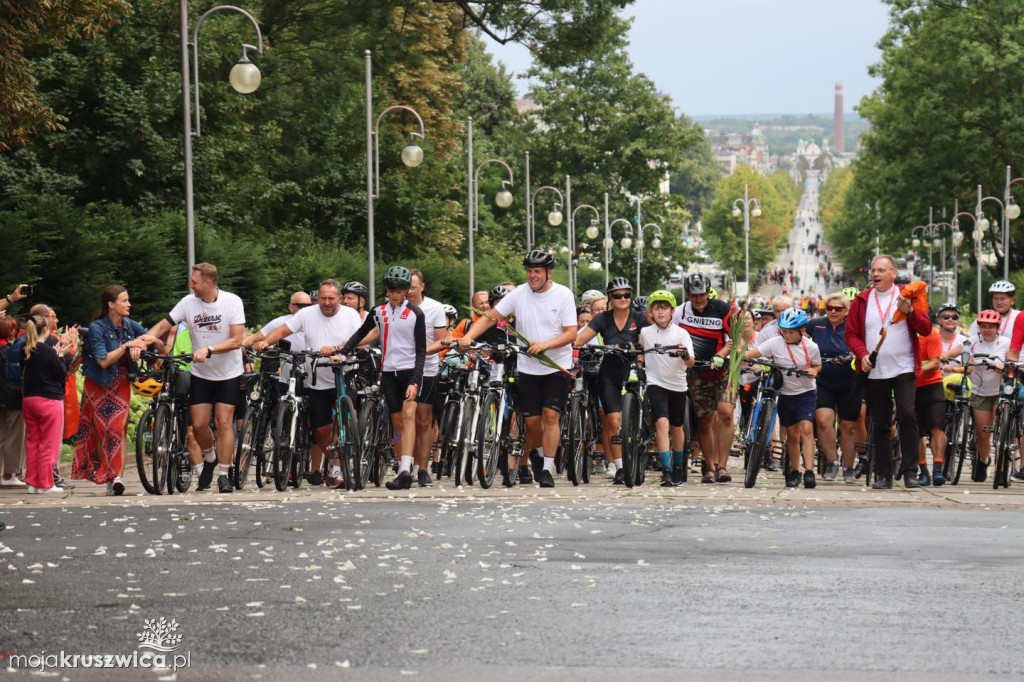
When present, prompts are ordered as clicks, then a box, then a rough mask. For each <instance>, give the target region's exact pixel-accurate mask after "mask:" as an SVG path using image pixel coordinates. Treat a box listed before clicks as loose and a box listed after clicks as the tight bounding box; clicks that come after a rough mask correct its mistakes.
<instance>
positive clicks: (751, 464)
mask: <svg viewBox="0 0 1024 682" xmlns="http://www.w3.org/2000/svg"><path fill="white" fill-rule="evenodd" d="M754 409H755V411H756V412H757V422H755V424H754V431H753V432H752V433H751V434H750V443H749V445H748V447H747V451H748V452H749V454H748V456H747V466H746V469H744V472H743V487H744V488H753V487H754V484H755V483H757V475H758V473H760V471H761V466H762V465H763V464H764V455H765V452H767V451H768V448H770V447H771V444H772V430H773V427H774V426H775V410H773V409H772V405H771V401H770V400H767V399H764V400H762V401H761V404H760V405H758V406H756V407H755V408H754ZM787 461H788V457H787Z"/></svg>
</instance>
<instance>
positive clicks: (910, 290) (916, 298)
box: [892, 279, 928, 324]
mask: <svg viewBox="0 0 1024 682" xmlns="http://www.w3.org/2000/svg"><path fill="white" fill-rule="evenodd" d="M900 296H902V297H903V298H909V299H910V304H911V305H912V306H913V307H914V312H917V313H924V314H925V315H927V314H928V289H927V284H926V283H925V281H924V280H922V279H919V280H917V281H916V282H911V283H910V284H908V285H906V286H904V287H903V289H902V290H901V291H900ZM905 319H907V314H906V313H904V312H903V311H902V310H897V311H896V312H895V313H893V316H892V323H893V324H896V323H897V322H899V321H900V320H905Z"/></svg>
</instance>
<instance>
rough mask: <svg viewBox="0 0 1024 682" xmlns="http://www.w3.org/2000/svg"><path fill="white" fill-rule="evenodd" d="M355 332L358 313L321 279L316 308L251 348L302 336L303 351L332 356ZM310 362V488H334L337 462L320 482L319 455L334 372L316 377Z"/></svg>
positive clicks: (325, 439) (327, 429)
mask: <svg viewBox="0 0 1024 682" xmlns="http://www.w3.org/2000/svg"><path fill="white" fill-rule="evenodd" d="M357 329H359V313H357V312H356V311H355V310H353V309H352V308H349V307H348V306H343V305H342V304H341V284H340V283H339V282H338V281H337V280H334V279H328V280H324V281H323V282H322V283H321V284H320V287H319V288H318V290H317V297H316V305H315V306H309V307H307V308H303V309H302V310H300V311H299V312H297V313H295V314H294V315H292V316H291V318H290V319H289V320H288V321H286V322H285V323H284V324H282V325H281V326H280V327H278V328H277V329H275V330H274V331H272V332H270V334H268V335H267V338H266V339H264V340H263V341H260V342H257V343H256V345H255V346H253V347H254V348H255V349H256V350H263V349H264V348H266V347H267V346H272V345H274V344H275V343H277V342H278V341H280V340H281V339H283V338H286V337H288V336H290V335H292V334H297V335H299V336H301V337H302V343H300V344H299V345H300V346H301V348H302V349H305V350H317V351H319V352H320V353H322V354H324V355H328V356H329V355H333V354H334V353H335V348H336V347H337V346H339V345H341V344H342V343H344V342H345V341H347V340H348V339H349V337H351V336H352V335H353V334H354V333H355V332H356V330H357ZM312 364H313V363H312V362H309V361H307V368H306V369H307V371H309V374H308V375H307V376H308V377H309V378H308V379H307V380H306V390H307V391H308V393H307V395H308V397H309V427H310V428H311V429H312V430H313V439H314V441H315V442H316V445H317V448H318V449H319V452H318V451H317V450H313V451H312V466H313V471H312V472H310V473H309V482H310V484H312V485H320V484H321V483H323V484H324V485H326V486H327V487H328V488H337V487H339V486H340V485H341V484H342V481H343V480H344V478H343V476H342V471H341V459H340V458H335V459H334V461H333V462H332V464H333V467H332V469H331V473H330V474H329V475H328V476H327V478H326V479H323V480H321V477H320V467H321V465H322V464H323V453H324V452H326V451H327V447H328V446H329V445H330V444H331V431H332V430H333V423H334V420H333V410H334V403H335V401H336V400H337V397H338V391H337V388H336V386H335V384H334V370H332V369H331V368H330V367H328V366H327V365H326V364H323V365H321V366H319V367H317V369H316V375H315V377H314V375H313V373H312V372H311V371H310V370H311V369H312Z"/></svg>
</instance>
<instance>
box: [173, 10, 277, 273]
mask: <svg viewBox="0 0 1024 682" xmlns="http://www.w3.org/2000/svg"><path fill="white" fill-rule="evenodd" d="M179 7H180V12H179V14H180V19H181V102H182V109H183V110H184V114H185V115H184V117H183V118H184V129H185V131H184V132H185V241H186V252H187V256H188V273H187V274H186V281H188V277H191V275H192V266H193V265H195V262H196V225H195V196H194V191H193V183H192V135H193V132H192V110H191V102H190V97H191V95H190V93H189V90H190V89H192V87H195V100H196V107H195V109H196V110H195V116H196V129H195V133H194V134H195V136H196V137H199V135H200V133H201V129H200V120H201V119H202V112H201V111H200V109H199V27H200V26H202V24H203V22H204V21H205V20H206V18H207V17H208V16H210V15H211V14H213V13H214V12H237V13H239V14H241V15H242V16H244V17H245V18H246V19H248V20H249V22H250V23H251V24H252V26H253V28H254V29H256V45H249V44H248V43H242V57H241V59H239V60H238V63H237V64H235V65H234V66H233V67H232V68H231V74H230V76H229V77H228V79H229V81H230V82H231V87H233V88H234V89H235V91H236V92H239V93H241V94H243V95H245V94H249V93H250V92H254V91H255V90H256V88H258V87H259V86H260V70H259V69H258V68H256V65H255V64H253V63H252V62H250V61H249V52H248V51H249V50H255V51H256V52H259V53H260V54H263V34H262V33H261V32H260V26H259V24H258V23H257V22H256V19H255V18H253V16H252V15H251V14H249V13H248V12H246V11H245V10H244V9H240V8H238V7H234V6H232V5H220V6H217V7H214V8H212V9H209V10H207V11H206V12H205V13H204V14H203V15H202V16H200V17H199V20H198V21H196V25H195V28H194V29H193V31H192V41H191V43H190V42H189V40H188V0H180V3H179ZM190 45H191V47H192V65H193V68H194V73H195V82H194V84H193V83H191V82H190V76H189V54H188V48H189V46H190Z"/></svg>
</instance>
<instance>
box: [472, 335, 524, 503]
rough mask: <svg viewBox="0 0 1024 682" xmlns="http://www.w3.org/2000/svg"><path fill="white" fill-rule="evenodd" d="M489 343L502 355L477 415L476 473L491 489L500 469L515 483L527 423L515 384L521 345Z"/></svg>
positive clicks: (482, 483)
mask: <svg viewBox="0 0 1024 682" xmlns="http://www.w3.org/2000/svg"><path fill="white" fill-rule="evenodd" d="M485 347H486V348H488V349H490V350H491V351H492V352H494V353H496V354H497V355H498V358H499V359H498V360H497V362H495V367H494V371H493V372H492V373H491V376H490V381H489V383H488V390H487V392H486V393H485V394H484V397H483V400H482V401H481V403H480V410H479V415H478V416H477V427H476V438H475V441H476V451H475V453H474V454H475V459H476V474H477V480H478V481H479V483H480V487H481V488H484V489H487V488H490V487H491V485H492V484H493V483H494V477H495V475H496V474H497V472H498V471H501V472H502V473H503V474H504V475H505V476H506V477H507V478H508V483H509V485H510V486H511V485H515V482H516V480H517V479H518V478H519V463H520V462H521V461H522V457H523V449H524V437H525V435H526V426H525V420H524V419H523V413H522V411H521V410H520V409H519V404H518V399H517V396H516V392H515V390H513V389H512V388H511V386H512V384H514V383H515V381H516V378H517V376H518V372H517V369H516V367H517V356H518V353H519V347H518V346H514V345H505V344H498V345H492V344H486V345H485ZM470 465H471V462H467V463H466V466H467V470H468V469H469V467H470Z"/></svg>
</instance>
